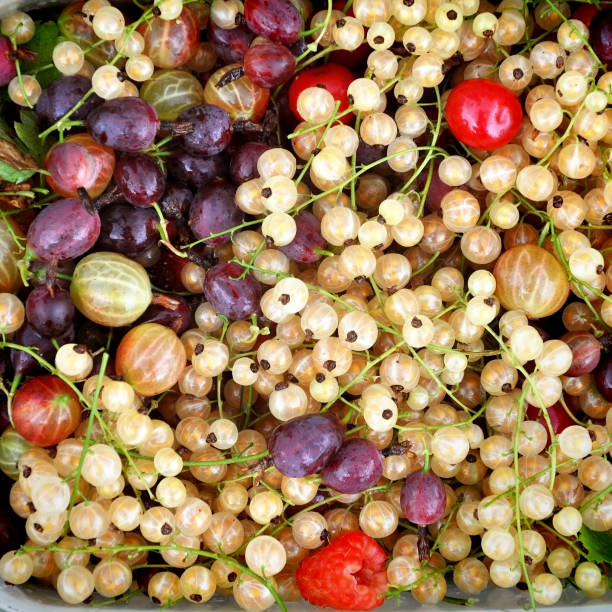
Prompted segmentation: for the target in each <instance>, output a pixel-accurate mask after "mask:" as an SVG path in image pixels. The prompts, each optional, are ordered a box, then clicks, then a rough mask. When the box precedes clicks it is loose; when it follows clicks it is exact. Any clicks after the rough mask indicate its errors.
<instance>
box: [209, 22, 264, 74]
mask: <svg viewBox="0 0 612 612" xmlns="http://www.w3.org/2000/svg"><path fill="white" fill-rule="evenodd" d="M254 38H255V34H253V32H251V30H249V28H247V27H246V25H244V24H240V25H239V26H237V27H235V28H232V29H231V30H224V29H223V28H220V27H219V26H218V25H215V23H214V22H213V20H212V19H211V20H210V22H209V24H208V42H209V43H210V44H211V45H212V48H213V49H214V50H215V53H216V54H217V56H218V58H219V59H220V60H221V62H223V63H224V64H234V63H236V62H242V58H243V57H244V54H245V53H246V52H247V51H248V49H249V47H250V46H251V42H252V41H253V39H254Z"/></svg>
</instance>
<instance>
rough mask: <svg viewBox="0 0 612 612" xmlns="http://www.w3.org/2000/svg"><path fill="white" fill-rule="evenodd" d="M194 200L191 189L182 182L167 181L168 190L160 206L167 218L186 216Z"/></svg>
mask: <svg viewBox="0 0 612 612" xmlns="http://www.w3.org/2000/svg"><path fill="white" fill-rule="evenodd" d="M192 200H193V193H191V190H190V189H188V188H187V187H185V186H184V185H181V184H180V183H166V191H165V192H164V195H163V197H162V199H161V200H160V201H159V206H160V208H161V210H162V212H163V213H164V216H165V217H166V218H167V219H178V218H181V217H185V216H186V215H187V211H188V210H189V205H190V204H191V201H192Z"/></svg>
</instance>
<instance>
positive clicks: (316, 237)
mask: <svg viewBox="0 0 612 612" xmlns="http://www.w3.org/2000/svg"><path fill="white" fill-rule="evenodd" d="M294 219H295V224H296V226H297V233H296V235H295V238H294V239H293V240H292V241H291V242H290V243H289V244H288V245H287V246H284V247H281V251H282V252H283V253H284V254H285V255H286V256H287V257H288V258H289V259H292V260H293V261H298V262H300V263H312V262H314V261H318V260H319V259H321V255H320V254H319V253H317V252H316V251H315V249H324V248H325V247H326V246H327V242H326V241H325V239H324V238H323V236H321V222H320V221H319V220H318V219H317V218H316V217H315V216H314V215H313V214H312V213H310V212H308V211H307V210H303V211H302V212H301V213H299V214H298V215H296V216H295V217H294Z"/></svg>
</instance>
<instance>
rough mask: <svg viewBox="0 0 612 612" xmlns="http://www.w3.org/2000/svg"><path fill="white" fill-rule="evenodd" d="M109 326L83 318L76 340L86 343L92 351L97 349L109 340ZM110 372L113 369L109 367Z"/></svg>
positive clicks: (79, 342)
mask: <svg viewBox="0 0 612 612" xmlns="http://www.w3.org/2000/svg"><path fill="white" fill-rule="evenodd" d="M108 332H109V328H108V327H102V325H98V324H97V323H94V322H93V321H90V320H89V319H85V318H83V320H82V322H81V324H80V325H79V328H78V329H77V332H76V342H77V343H78V344H84V345H85V346H86V347H87V348H89V349H90V350H91V351H97V350H98V349H99V348H100V347H101V346H106V343H107V342H108ZM108 371H109V372H112V371H113V370H112V369H111V368H110V367H109V369H108Z"/></svg>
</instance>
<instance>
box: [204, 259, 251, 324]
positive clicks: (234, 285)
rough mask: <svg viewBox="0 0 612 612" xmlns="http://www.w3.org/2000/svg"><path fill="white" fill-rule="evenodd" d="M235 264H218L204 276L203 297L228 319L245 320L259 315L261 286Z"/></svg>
mask: <svg viewBox="0 0 612 612" xmlns="http://www.w3.org/2000/svg"><path fill="white" fill-rule="evenodd" d="M243 272H244V269H243V268H242V266H240V265H239V264H237V263H220V264H217V265H216V266H213V267H212V268H211V269H210V270H208V272H207V274H206V280H205V281H204V295H205V296H206V299H207V300H208V301H209V302H210V303H211V304H212V306H213V308H214V309H215V310H216V311H217V312H220V313H221V314H222V315H225V316H226V317H227V318H228V319H233V320H236V319H246V318H247V317H250V316H251V315H252V314H259V313H260V312H261V311H260V307H259V300H260V298H261V293H262V291H261V285H260V284H259V282H258V281H257V280H255V278H253V276H251V274H246V275H245V277H244V278H240V276H241V275H242V274H243Z"/></svg>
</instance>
